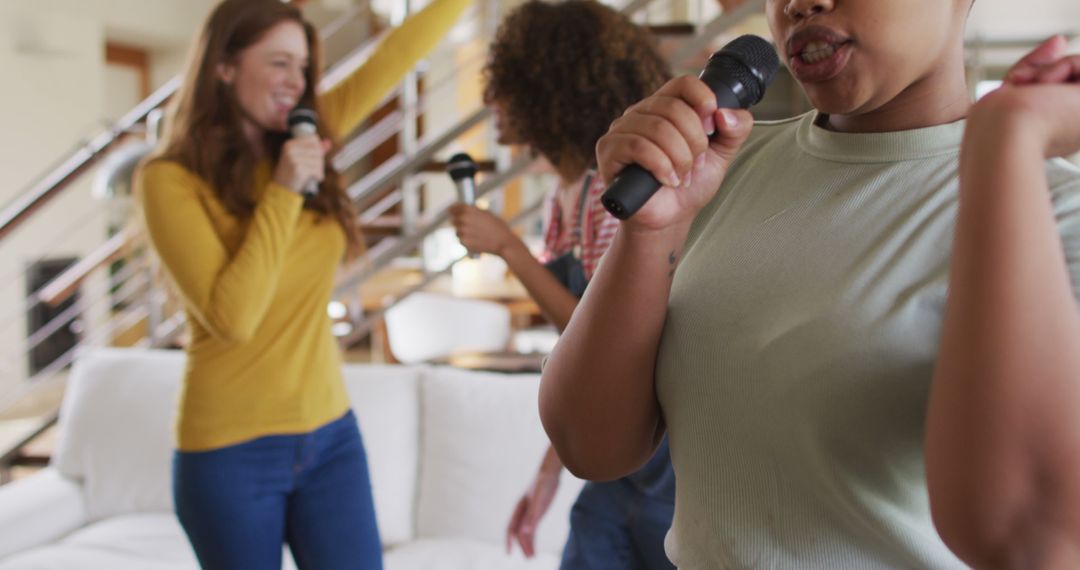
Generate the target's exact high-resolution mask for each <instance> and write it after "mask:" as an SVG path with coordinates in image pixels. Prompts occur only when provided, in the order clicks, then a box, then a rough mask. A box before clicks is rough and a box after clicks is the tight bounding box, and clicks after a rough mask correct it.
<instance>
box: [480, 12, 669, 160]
mask: <svg viewBox="0 0 1080 570" xmlns="http://www.w3.org/2000/svg"><path fill="white" fill-rule="evenodd" d="M670 76H671V72H670V71H669V69H668V65H667V62H666V61H664V58H663V57H661V55H660V54H659V52H658V51H657V49H656V43H655V41H654V40H653V38H652V36H651V35H650V34H649V32H648V31H646V30H644V29H642V28H640V27H638V26H637V25H635V24H634V23H633V22H631V21H630V20H629V19H627V18H626V16H623V15H622V14H620V13H618V12H616V11H615V10H612V9H611V8H608V7H607V6H604V5H602V4H599V3H598V2H595V1H593V0H568V1H565V2H560V3H557V4H551V3H546V2H542V1H540V0H531V1H529V2H526V3H525V4H522V5H521V6H519V7H517V8H516V9H514V10H513V11H512V12H510V14H508V15H507V16H506V19H505V20H503V22H502V24H500V26H499V30H498V31H497V32H496V34H495V40H494V41H493V42H492V44H491V47H490V51H489V54H488V61H487V65H486V66H485V68H484V77H485V79H486V81H487V85H486V87H485V89H484V100H485V101H486V102H487V103H489V104H491V103H494V102H498V103H500V104H502V105H504V106H505V110H506V119H507V122H508V126H509V127H510V129H511V130H513V131H514V132H515V133H516V134H518V135H519V136H520V137H521V138H522V139H523V142H525V143H527V144H528V145H529V146H531V147H532V148H533V149H534V150H535V151H536V152H539V153H540V154H542V155H543V156H544V157H545V158H547V159H548V160H549V161H550V162H551V163H552V164H553V165H555V166H556V167H557V168H571V169H581V170H584V169H585V168H587V167H588V166H589V165H590V164H592V163H593V161H594V158H593V157H594V155H595V148H596V141H597V140H599V139H600V137H601V136H603V134H604V133H606V132H607V130H608V127H609V126H610V125H611V122H612V121H614V120H615V119H617V118H619V116H621V115H622V113H623V111H625V110H626V108H627V107H629V106H630V105H633V104H634V103H636V102H638V101H640V100H641V99H644V98H645V97H647V96H649V95H651V94H652V93H653V92H654V91H656V90H657V89H659V88H660V86H661V85H663V84H664V82H665V81H667V80H668V78H670Z"/></svg>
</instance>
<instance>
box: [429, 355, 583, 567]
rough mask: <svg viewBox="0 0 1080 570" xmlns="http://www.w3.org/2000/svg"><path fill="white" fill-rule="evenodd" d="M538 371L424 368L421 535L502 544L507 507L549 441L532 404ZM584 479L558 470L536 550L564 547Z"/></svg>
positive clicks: (555, 550)
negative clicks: (555, 490) (557, 483)
mask: <svg viewBox="0 0 1080 570" xmlns="http://www.w3.org/2000/svg"><path fill="white" fill-rule="evenodd" d="M538 387H539V376H538V375H535V374H494V373H477V372H467V371H462V370H455V369H452V368H434V369H430V370H429V372H428V373H427V374H425V378H424V381H423V386H422V389H421V406H422V410H421V428H420V429H421V441H422V445H421V449H422V455H421V459H420V496H419V505H418V508H417V535H418V536H419V537H420V538H464V539H472V540H481V541H486V542H488V543H492V544H495V545H502V544H503V543H504V537H505V533H506V525H507V523H508V522H509V520H510V515H511V511H512V510H513V508H514V505H515V504H516V503H517V501H518V499H520V498H521V496H522V494H523V493H524V492H525V489H526V487H527V486H528V484H529V483H530V482H531V481H532V479H533V477H534V476H535V474H536V469H537V467H538V466H539V465H540V460H541V458H542V456H543V453H544V451H545V449H546V448H547V445H548V440H547V436H546V435H545V434H544V430H543V428H542V427H541V425H540V417H539V413H538V411H537V391H538ZM582 484H583V483H582V482H581V481H580V480H578V479H576V478H574V477H573V476H572V475H570V474H569V473H565V472H564V473H563V475H562V484H561V485H560V488H559V492H558V494H557V495H556V497H555V500H554V502H553V503H552V506H551V509H550V510H549V511H548V514H547V516H546V517H545V518H544V520H543V522H542V523H541V524H540V527H539V529H538V535H537V544H536V547H537V551H538V552H548V553H552V554H557V553H559V552H561V551H562V546H563V544H564V542H565V541H566V537H567V533H568V528H569V522H568V521H569V511H570V505H571V504H572V502H573V501H574V499H575V498H576V497H577V494H578V493H579V492H580V490H581V485H582Z"/></svg>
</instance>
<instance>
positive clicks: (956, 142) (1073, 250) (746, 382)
mask: <svg viewBox="0 0 1080 570" xmlns="http://www.w3.org/2000/svg"><path fill="white" fill-rule="evenodd" d="M970 9H971V1H970V0H904V1H901V0H875V1H873V2H852V1H844V0H770V1H769V2H768V3H767V16H768V20H769V24H770V29H771V31H772V34H773V38H774V40H775V43H776V44H777V46H778V51H779V52H780V54H781V57H782V59H783V60H784V61H785V62H786V63H787V65H788V67H789V68H790V70H791V72H792V74H793V75H794V76H795V78H796V79H797V80H798V81H799V82H800V84H801V85H802V87H803V88H804V90H805V91H806V94H807V96H808V97H809V99H810V101H811V102H812V103H813V105H814V107H815V108H816V110H817V111H816V112H814V113H811V114H808V115H807V116H804V117H800V118H796V119H793V120H790V121H783V122H778V123H772V124H758V125H754V124H753V120H752V117H751V116H750V114H749V113H748V112H746V111H731V110H717V108H716V101H715V96H714V95H713V94H712V93H711V92H710V91H709V89H708V87H706V86H705V85H704V84H703V83H702V82H701V81H700V80H698V79H697V78H694V77H681V78H678V79H675V80H673V81H672V82H670V83H669V84H667V85H666V86H664V87H663V88H662V89H661V90H660V91H658V92H657V93H656V94H655V95H654V96H652V97H650V98H648V99H646V100H645V101H643V102H642V103H640V104H638V105H637V106H635V107H633V108H631V110H630V111H629V112H628V113H627V114H626V115H624V116H623V117H622V118H620V119H619V120H618V121H616V122H615V123H613V125H612V127H611V130H610V131H609V133H608V134H607V135H606V136H605V137H604V138H602V139H601V140H600V143H599V144H598V146H597V154H598V165H599V171H600V174H601V176H602V177H603V178H604V179H605V180H608V181H610V180H611V179H612V178H613V177H614V176H615V175H616V174H618V172H619V171H620V170H621V169H622V168H623V167H625V166H626V165H628V164H631V163H636V164H639V165H641V166H642V167H644V168H646V169H647V170H649V171H650V172H651V173H652V174H653V175H654V176H655V177H656V178H657V179H658V180H661V181H662V182H664V184H665V187H664V188H662V189H661V190H660V191H659V192H658V193H657V194H656V195H654V196H653V197H652V198H651V200H650V201H649V202H648V203H647V204H646V205H645V206H644V207H643V208H642V209H641V210H640V211H639V212H638V213H637V214H635V215H634V216H633V217H632V218H630V219H629V220H627V221H624V222H622V224H621V227H620V229H619V232H618V234H617V236H616V238H615V241H614V243H613V244H612V246H611V248H610V249H609V250H608V253H607V255H606V257H605V259H604V262H603V263H602V264H601V267H600V269H599V271H598V272H597V274H596V276H595V277H594V279H593V281H592V282H591V284H590V289H589V293H588V294H587V295H586V297H585V299H584V300H583V301H582V303H581V305H579V307H578V309H577V311H575V313H574V316H573V318H572V320H571V322H570V324H569V326H568V327H567V329H566V331H565V333H564V334H563V336H562V338H561V340H560V342H559V344H558V346H557V347H556V349H555V352H554V353H553V354H552V356H551V358H550V359H549V361H548V364H547V367H546V369H545V371H544V376H543V382H542V385H541V395H540V396H541V416H542V418H543V420H544V425H545V428H546V430H547V432H548V435H549V436H550V438H551V441H552V443H553V444H554V446H555V447H556V449H557V451H558V453H559V456H560V457H561V458H562V459H563V461H564V463H565V464H566V466H567V467H568V468H569V469H570V470H571V471H573V472H574V473H575V474H577V475H579V476H582V477H585V478H590V479H610V478H615V477H619V476H622V475H624V474H626V473H628V472H630V471H632V470H633V469H635V468H636V467H637V466H638V465H640V464H641V463H642V462H643V461H644V460H645V459H646V458H648V456H649V454H650V453H651V452H652V450H653V449H654V447H655V445H656V444H657V442H658V441H660V439H661V437H662V436H663V435H664V434H665V433H666V434H667V435H668V437H669V441H670V447H671V455H672V462H673V464H674V467H675V473H676V481H677V486H676V487H677V490H676V493H677V496H676V510H675V520H674V522H673V527H672V530H671V532H670V533H669V534H668V538H667V552H668V555H669V556H670V557H671V558H672V560H673V561H674V562H675V564H676V565H677V566H679V567H680V568H690V569H698V568H701V569H705V568H709V569H713V568H959V567H965V566H974V567H980V568H981V567H1007V568H1013V567H1017V568H1076V567H1080V538H1078V537H1080V516H1077V514H1076V513H1080V310H1078V307H1077V298H1080V170H1078V169H1077V168H1076V167H1074V166H1072V165H1069V164H1068V163H1066V162H1065V161H1063V160H1060V159H1057V158H1055V157H1061V156H1068V155H1072V154H1075V153H1076V152H1078V151H1080V57H1077V56H1068V55H1066V53H1065V52H1066V49H1065V43H1064V41H1063V40H1062V39H1061V38H1054V39H1051V40H1049V41H1048V42H1047V43H1045V44H1044V45H1042V46H1041V47H1039V48H1037V49H1036V50H1034V51H1033V52H1031V53H1030V54H1029V55H1028V56H1027V57H1025V58H1024V60H1023V61H1021V62H1020V63H1018V64H1017V65H1016V67H1014V68H1013V70H1012V71H1011V72H1010V73H1009V75H1008V77H1007V79H1006V84H1005V86H1004V87H1003V88H1002V89H1000V90H999V91H998V92H996V93H993V94H991V95H989V96H988V97H986V98H985V99H984V100H982V101H980V102H979V103H977V104H974V105H973V104H972V103H971V101H970V99H969V95H968V89H967V86H966V83H965V79H966V78H965V60H964V50H963V47H964V45H963V44H964V37H965V33H964V27H965V23H966V20H967V16H968V13H969V10H970Z"/></svg>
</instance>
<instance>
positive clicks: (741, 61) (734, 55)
mask: <svg viewBox="0 0 1080 570" xmlns="http://www.w3.org/2000/svg"><path fill="white" fill-rule="evenodd" d="M779 68H780V58H779V57H777V55H776V49H775V48H773V46H772V44H770V43H769V42H768V41H767V40H765V39H764V38H761V37H758V36H754V35H745V36H740V37H738V38H735V40H733V41H732V42H731V43H729V44H727V45H726V46H724V47H723V48H722V49H721V50H720V51H718V52H716V53H714V54H713V55H712V57H710V58H709V63H708V64H707V65H706V66H705V69H704V70H702V72H701V76H700V78H701V80H702V81H703V82H704V83H705V84H706V85H708V86H709V88H710V89H712V91H713V93H715V94H716V105H717V107H719V108H721V109H749V108H750V107H751V106H753V105H756V104H757V103H758V102H759V101H761V98H762V97H764V96H765V89H766V88H767V87H768V86H769V84H770V83H772V80H773V76H774V75H776V71H777V69H779ZM661 186H662V184H660V182H659V181H658V180H657V179H656V177H654V176H653V175H652V174H650V173H649V171H647V170H645V169H644V168H642V167H640V166H638V165H636V164H631V165H630V166H627V167H626V168H624V169H623V170H622V172H620V173H619V175H618V176H617V177H616V178H615V181H614V182H612V183H611V186H609V187H608V189H607V190H606V191H605V192H604V194H603V196H601V198H600V201H601V202H603V204H604V207H605V208H607V210H608V211H609V212H611V214H612V215H613V216H615V217H616V218H619V219H620V220H625V219H627V218H629V217H630V216H633V215H634V214H635V213H636V212H637V211H638V210H640V209H641V207H642V206H644V205H645V202H647V201H648V200H649V198H651V197H652V195H653V194H655V193H656V191H657V190H659V189H660V187H661Z"/></svg>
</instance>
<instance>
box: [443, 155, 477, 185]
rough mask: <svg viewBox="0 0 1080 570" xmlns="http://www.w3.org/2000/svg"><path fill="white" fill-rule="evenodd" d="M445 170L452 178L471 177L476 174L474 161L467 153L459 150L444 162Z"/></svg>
mask: <svg viewBox="0 0 1080 570" xmlns="http://www.w3.org/2000/svg"><path fill="white" fill-rule="evenodd" d="M446 172H447V174H449V175H450V178H453V179H454V180H461V179H462V178H472V177H473V176H475V175H476V162H475V161H474V160H473V159H472V157H471V156H469V155H468V154H466V153H464V152H459V153H457V154H455V155H454V156H451V157H450V160H449V161H448V162H447V163H446Z"/></svg>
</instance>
